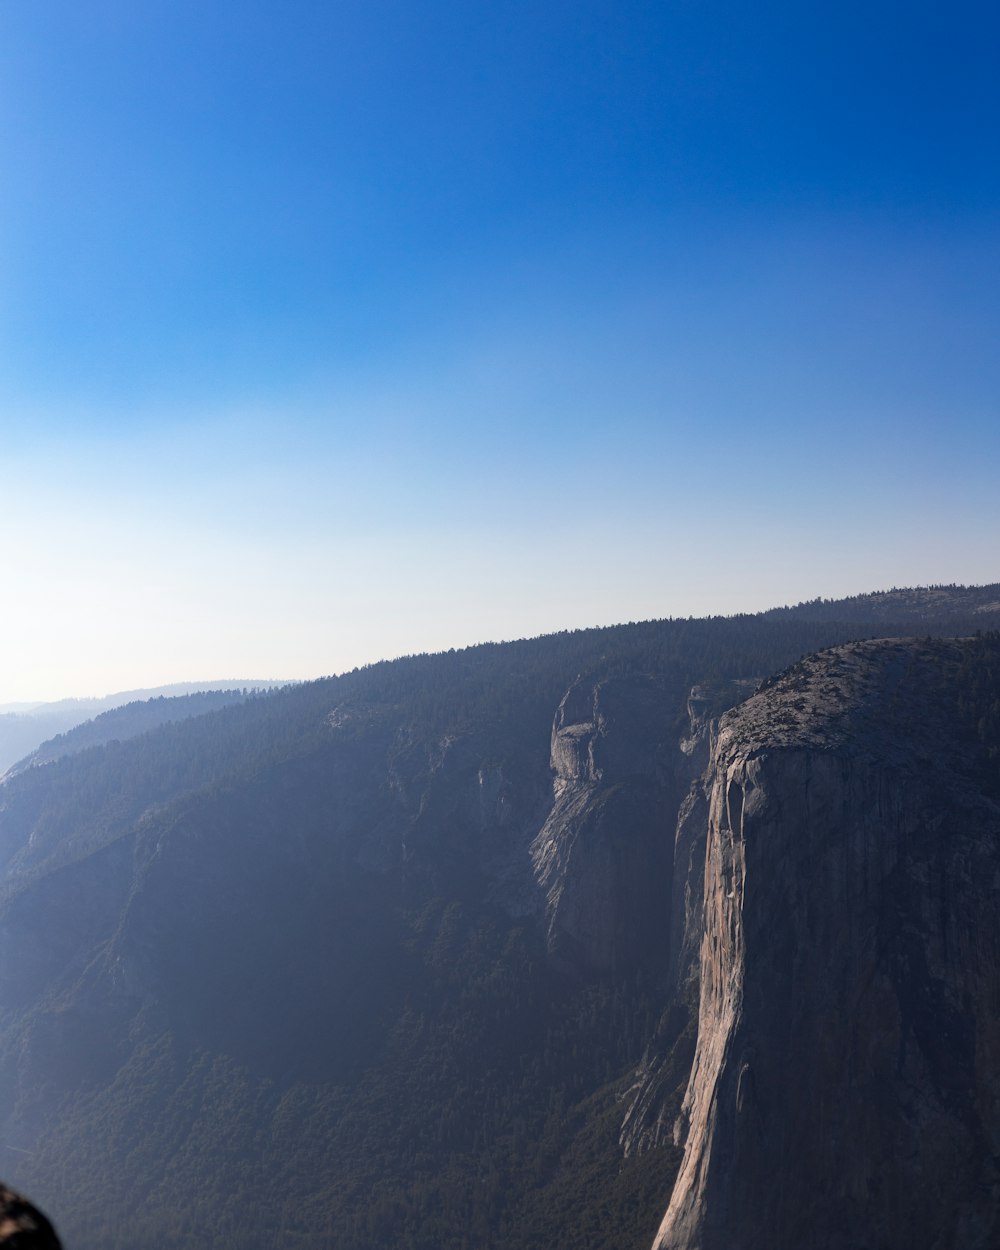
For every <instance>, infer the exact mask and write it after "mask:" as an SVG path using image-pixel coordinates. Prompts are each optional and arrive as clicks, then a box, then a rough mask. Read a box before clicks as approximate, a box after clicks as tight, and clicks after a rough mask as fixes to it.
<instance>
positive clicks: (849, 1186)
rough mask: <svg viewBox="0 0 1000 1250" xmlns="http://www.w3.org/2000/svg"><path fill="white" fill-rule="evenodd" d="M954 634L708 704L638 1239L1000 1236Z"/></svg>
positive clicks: (966, 739)
mask: <svg viewBox="0 0 1000 1250" xmlns="http://www.w3.org/2000/svg"><path fill="white" fill-rule="evenodd" d="M974 645H975V644H973V643H969V642H965V643H963V642H944V641H941V640H936V641H931V640H927V641H925V642H918V641H912V640H911V641H892V640H890V641H883V642H872V643H864V644H856V645H849V646H844V647H838V648H836V649H834V650H832V651H828V652H825V653H823V654H821V655H819V656H815V657H812V658H810V659H807V660H805V661H803V662H802V663H801V664H799V665H797V666H796V667H795V668H794V669H793V670H791V671H790V672H789V673H787V674H786V675H784V676H783V677H782V678H780V679H779V680H777V681H776V682H775V683H773V684H771V685H770V686H769V688H767V689H764V690H762V691H761V692H760V693H758V694H757V695H756V696H755V697H753V698H751V699H749V700H748V701H747V702H745V703H743V704H742V705H741V706H739V707H737V708H736V709H735V710H733V711H730V712H729V713H727V714H726V715H725V716H723V717H722V720H721V723H720V725H719V729H718V733H717V737H716V741H715V744H714V750H713V754H712V760H711V764H710V768H709V772H708V774H707V779H706V788H707V792H708V813H707V815H708V819H707V854H706V859H705V883H704V916H703V920H702V921H701V951H700V1003H699V1009H698V1033H697V1048H696V1051H695V1055H694V1062H693V1066H692V1069H691V1076H690V1081H689V1084H688V1089H687V1093H686V1096H685V1099H684V1105H683V1110H682V1115H681V1117H680V1118H679V1120H678V1123H677V1125H676V1128H675V1132H676V1134H677V1136H678V1138H679V1139H683V1140H684V1143H685V1153H684V1159H683V1163H682V1165H681V1169H680V1172H679V1174H678V1177H677V1180H676V1183H675V1185H674V1189H673V1194H672V1197H671V1201H670V1205H669V1208H668V1210H667V1212H666V1215H665V1217H664V1220H663V1223H662V1225H661V1228H660V1231H659V1234H658V1235H657V1237H656V1240H655V1243H654V1246H655V1250H798V1248H800V1247H803V1246H809V1247H815V1248H816V1250H865V1248H870V1250H896V1248H898V1250H904V1248H905V1250H911V1248H912V1247H914V1246H921V1247H927V1248H928V1250H931V1248H934V1250H991V1248H994V1247H996V1246H997V1245H1000V1166H998V1165H1000V933H998V929H997V925H996V907H997V898H998V893H997V892H998V885H1000V805H998V802H997V798H998V792H997V787H996V773H997V770H998V765H997V761H996V757H995V756H994V758H993V759H992V761H991V760H990V758H989V753H988V747H989V744H988V742H985V741H984V740H983V736H982V733H981V732H980V733H978V734H977V732H976V730H977V726H978V728H979V729H980V730H982V728H983V725H984V723H985V722H984V720H983V719H982V718H980V719H979V720H978V721H977V720H976V712H977V709H975V708H970V707H968V706H964V705H963V702H962V700H961V699H960V698H958V697H957V696H956V693H955V692H956V686H957V685H960V683H959V682H958V680H957V679H958V678H959V675H960V674H961V672H962V670H963V665H965V664H966V662H967V660H968V657H969V652H970V648H971V647H973V646H974ZM992 697H993V699H994V700H995V690H994V694H993V696H992ZM992 706H993V707H994V708H995V706H996V705H995V702H994V703H993V704H992Z"/></svg>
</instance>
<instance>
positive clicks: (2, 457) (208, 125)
mask: <svg viewBox="0 0 1000 1250" xmlns="http://www.w3.org/2000/svg"><path fill="white" fill-rule="evenodd" d="M998 33H1000V16H998V15H997V14H996V13H994V12H993V11H991V10H988V9H987V8H986V7H985V6H982V5H981V4H978V3H971V4H970V3H959V4H958V6H957V7H953V8H952V9H950V10H949V11H948V13H947V14H942V13H940V12H939V11H938V10H937V9H936V8H932V7H931V6H921V5H917V6H911V7H910V8H909V9H908V10H907V12H906V14H905V16H904V17H903V18H901V16H900V13H899V11H898V9H896V8H895V6H893V7H891V8H890V7H884V6H877V5H876V6H874V7H873V6H871V5H860V4H847V5H846V6H839V7H838V9H837V10H836V11H833V10H831V11H822V12H810V11H807V10H803V9H802V7H801V6H798V5H794V4H792V3H790V2H776V3H773V4H768V5H765V6H757V7H755V8H754V9H753V11H749V10H747V9H746V8H745V7H743V6H737V5H734V4H732V3H728V2H725V0H714V2H710V3H708V4H704V5H698V6H694V5H688V4H678V5H673V6H648V5H644V4H639V3H632V2H626V3H624V4H619V5H616V6H614V7H612V6H606V5H601V4H598V3H594V2H585V3H582V4H580V3H578V4H575V5H572V6H570V5H565V4H558V3H543V4H540V5H536V6H533V7H531V8H530V9H529V8H524V7H521V8H518V7H513V6H507V7H502V6H501V7H499V8H490V9H488V10H485V9H484V10H478V9H475V8H473V9H469V8H468V7H467V6H460V5H457V4H454V3H448V2H442V3H435V4H433V5H425V6H420V7H418V6H415V5H396V6H391V7H390V6H387V5H379V4H377V3H376V4H368V5H365V6H361V5H347V6H341V7H339V8H337V9H335V10H334V9H330V8H328V7H327V6H320V5H317V4H315V3H312V2H308V0H302V2H301V3H293V4H291V5H287V4H286V5H283V6H281V7H280V8H279V7H278V6H277V5H276V4H274V3H273V0H251V2H250V3H246V4H241V5H240V6H236V5H235V4H233V3H230V2H225V3H217V4H214V5H212V6H209V8H208V9H205V8H204V7H198V6H195V5H193V4H191V3H190V2H189V0H181V2H180V3H175V4H172V5H166V4H163V3H161V2H159V0H154V2H153V3H151V4H149V5H144V6H142V8H141V9H135V8H134V7H130V6H126V5H123V4H121V3H120V2H119V0H97V2H96V3H95V4H94V5H92V6H89V7H88V8H87V9H85V10H84V9H81V8H79V6H72V5H70V4H69V3H67V0H55V2H54V3H52V4H50V5H47V6H44V7H42V6H37V5H35V6H31V5H25V4H8V5H5V6H3V7H2V8H0V71H2V72H0V83H2V86H0V145H2V146H0V151H2V155H3V161H4V168H5V170H6V171H7V177H6V179H5V185H4V187H3V190H2V191H0V224H2V228H3V232H4V238H5V241H6V244H7V246H6V247H5V248H4V253H3V259H2V266H0V284H2V290H3V296H4V298H3V301H2V308H0V435H2V441H0V497H2V500H3V505H4V511H3V514H4V519H5V523H6V524H5V552H4V556H5V561H4V565H5V567H4V572H5V585H6V588H7V596H6V600H5V608H4V614H3V617H2V619H0V656H2V661H0V703H4V702H14V701H20V702H23V701H26V700H31V699H38V700H39V701H41V700H42V699H49V698H63V697H89V696H90V695H91V694H92V693H93V692H94V691H97V690H104V691H121V690H129V689H136V688H141V687H146V686H150V685H161V684H166V683H169V682H173V681H181V680H192V679H193V678H192V675H193V674H194V675H196V674H198V673H210V674H213V673H214V674H222V673H226V672H233V671H236V672H257V673H268V672H272V673H275V672H276V673H281V674H288V676H289V679H292V678H295V677H311V676H320V675H323V674H326V673H333V672H340V671H344V670H346V669H350V668H352V667H355V666H356V665H358V664H364V663H367V662H372V661H376V660H379V659H383V658H392V657H393V656H397V655H401V654H409V653H413V652H420V651H437V650H447V649H448V648H449V647H452V646H455V647H457V646H464V645H471V644H474V643H476V642H480V641H485V640H500V639H505V638H515V637H527V636H534V635H537V634H541V633H549V632H553V631H556V630H560V629H572V628H582V627H586V626H589V625H602V624H612V623H616V622H620V621H628V620H639V619H653V618H661V617H667V616H703V615H710V614H731V613H737V612H753V611H758V610H764V609H767V608H769V607H773V606H777V605H780V604H783V603H789V604H791V603H794V602H799V601H803V600H808V599H811V598H814V597H816V596H825V597H840V596H846V595H850V594H855V593H859V592H862V591H867V590H876V589H884V588H886V587H888V586H891V585H898V586H903V585H928V584H938V583H951V582H958V583H965V584H985V583H991V582H995V581H996V580H997V579H998V577H1000V570H998V568H997V555H996V551H997V538H998V535H1000V491H997V488H996V481H997V468H998V465H1000V413H998V411H997V406H998V405H997V396H998V395H1000V359H998V357H997V353H996V349H995V345H996V342H997V341H998V337H1000V336H998V331H1000V304H998V301H997V300H996V290H997V287H998V282H997V279H998V277H1000V224H998V222H1000V217H998V214H997V208H998V204H1000V194H998V192H1000V170H998V168H997V167H996V163H995V162H990V161H988V160H987V159H985V158H984V153H988V152H989V151H990V150H992V147H993V145H994V136H995V132H996V124H997V121H998V116H1000V107H998V104H1000V84H998V81H997V78H996V75H995V73H994V70H993V65H992V53H991V49H992V48H993V47H995V43H996V37H997V35H998ZM195 679H196V678H195Z"/></svg>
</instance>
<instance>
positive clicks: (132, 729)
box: [0, 680, 286, 775]
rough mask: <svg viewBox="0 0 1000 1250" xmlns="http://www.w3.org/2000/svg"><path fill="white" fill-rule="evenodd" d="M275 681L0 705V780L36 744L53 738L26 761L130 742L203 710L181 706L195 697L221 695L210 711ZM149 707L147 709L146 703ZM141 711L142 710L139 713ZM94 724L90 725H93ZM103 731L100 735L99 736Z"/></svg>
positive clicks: (178, 686)
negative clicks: (113, 716) (80, 729)
mask: <svg viewBox="0 0 1000 1250" xmlns="http://www.w3.org/2000/svg"><path fill="white" fill-rule="evenodd" d="M284 684H286V683H284V682H277V681H232V680H228V681H218V682H175V683H173V684H171V685H167V686H154V687H152V688H151V689H148V690H124V691H121V692H120V693H118V694H109V695H104V696H102V697H101V698H93V699H59V700H56V701H54V702H50V703H0V775H2V774H3V773H4V772H5V771H6V770H7V769H9V768H10V767H11V765H12V764H14V763H15V762H17V761H18V760H22V759H23V758H24V757H25V756H27V755H29V754H30V753H32V752H35V751H36V749H37V748H39V747H41V745H42V743H48V740H49V739H54V738H57V737H59V738H60V739H61V741H60V742H59V743H58V745H57V744H54V743H48V747H47V750H45V751H43V752H42V753H41V754H39V755H38V756H37V758H36V759H35V760H34V761H32V762H41V761H42V760H43V759H53V758H55V755H56V754H60V753H66V752H68V751H71V750H79V749H81V747H82V745H88V746H89V745H93V744H95V743H97V742H102V741H108V740H109V739H110V738H111V737H118V738H130V737H132V735H133V734H134V733H143V732H145V730H147V729H151V728H153V726H154V725H155V724H158V723H160V721H166V720H183V719H184V718H185V717H186V716H192V715H197V714H198V713H200V712H205V711H208V710H209V706H208V703H207V702H202V703H199V702H198V701H197V700H196V699H195V700H194V701H193V702H188V703H185V702H184V700H185V699H189V700H190V699H192V697H193V696H197V695H209V694H212V695H220V696H221V695H225V696H226V697H225V699H222V698H220V699H216V700H214V705H215V706H221V704H222V702H228V701H232V700H235V699H237V698H240V697H241V696H242V692H243V691H247V690H254V691H258V690H269V689H274V688H275V687H277V686H281V685H284ZM151 703H152V706H150V704H151ZM124 707H130V708H131V709H132V711H131V712H130V713H125V714H122V715H121V716H119V718H118V719H117V720H115V721H110V720H106V719H105V717H106V715H107V713H109V712H111V711H112V710H114V709H121V708H124ZM140 708H142V709H143V710H142V711H139V709H140ZM95 717H96V718H98V719H99V720H100V721H101V722H102V723H101V725H100V727H99V728H95V730H94V731H92V732H91V733H90V734H85V735H78V736H76V737H73V738H70V737H69V736H68V734H69V731H70V730H72V729H74V728H75V727H76V726H78V725H81V724H82V723H83V722H86V721H91V720H93V719H94V718H95ZM96 723H97V722H95V725H96ZM105 732H106V736H102V735H104V734H105Z"/></svg>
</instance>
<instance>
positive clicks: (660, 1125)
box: [620, 679, 758, 1155]
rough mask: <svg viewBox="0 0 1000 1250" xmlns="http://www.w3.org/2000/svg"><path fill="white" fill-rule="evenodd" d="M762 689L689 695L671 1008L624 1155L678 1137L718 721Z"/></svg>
mask: <svg viewBox="0 0 1000 1250" xmlns="http://www.w3.org/2000/svg"><path fill="white" fill-rule="evenodd" d="M757 685H758V682H757V680H756V679H734V680H728V681H716V682H712V683H704V684H700V685H697V686H694V687H693V688H692V689H691V692H690V694H689V696H688V701H687V715H688V724H687V727H686V730H685V732H684V733H683V735H682V736H681V738H680V739H679V741H678V742H677V747H678V748H679V749H678V750H676V751H675V753H674V773H675V778H676V785H675V787H674V789H675V792H676V793H677V794H680V795H683V798H682V799H681V801H680V807H679V810H678V811H677V815H676V829H675V831H674V836H673V850H672V857H671V864H672V872H671V895H670V900H669V911H668V912H667V946H666V979H665V993H664V998H665V1009H664V1011H663V1014H662V1016H661V1018H660V1021H659V1023H658V1025H657V1028H656V1032H655V1035H654V1036H653V1038H652V1039H651V1041H650V1044H649V1046H648V1048H647V1050H646V1053H645V1055H644V1056H643V1059H642V1063H641V1064H640V1065H639V1070H638V1072H637V1073H636V1078H635V1083H634V1085H633V1088H632V1090H631V1093H630V1096H629V1099H628V1101H627V1104H626V1110H625V1115H624V1118H623V1120H622V1127H621V1133H620V1142H621V1146H622V1149H623V1150H624V1152H625V1154H626V1155H631V1154H641V1153H643V1152H644V1151H646V1150H650V1149H652V1148H654V1147H657V1146H660V1145H662V1144H663V1143H664V1142H665V1141H668V1140H669V1139H670V1138H671V1137H672V1136H673V1126H674V1120H675V1119H676V1116H677V1111H678V1106H677V1104H678V1101H679V1099H680V1095H681V1093H682V1092H683V1089H684V1085H685V1083H686V1081H687V1078H688V1073H689V1072H690V1069H691V1061H692V1058H693V1055H694V1035H695V1025H696V1023H697V1016H698V978H699V962H700V954H701V935H702V929H703V917H704V895H705V839H706V835H707V829H708V788H709V786H710V779H709V778H708V776H707V775H706V769H707V767H708V763H709V759H710V756H711V751H712V746H713V743H714V738H715V732H716V724H717V720H718V717H719V716H720V715H721V714H722V713H723V712H725V711H727V710H728V709H729V708H731V707H733V706H735V705H736V704H737V703H739V702H740V701H741V700H743V699H745V698H747V697H748V696H749V695H750V694H752V693H753V691H754V689H755V688H756V686H757ZM675 801H676V800H675Z"/></svg>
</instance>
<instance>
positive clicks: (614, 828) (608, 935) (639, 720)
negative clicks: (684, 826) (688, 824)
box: [531, 676, 677, 971]
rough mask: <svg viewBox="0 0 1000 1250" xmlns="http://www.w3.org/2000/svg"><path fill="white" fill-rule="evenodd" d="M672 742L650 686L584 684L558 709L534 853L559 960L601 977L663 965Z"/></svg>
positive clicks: (649, 682)
mask: <svg viewBox="0 0 1000 1250" xmlns="http://www.w3.org/2000/svg"><path fill="white" fill-rule="evenodd" d="M676 738H677V735H676V731H673V732H672V731H671V726H670V715H669V703H668V702H667V700H666V699H665V698H664V695H663V691H662V689H661V688H660V686H659V684H658V683H657V682H656V681H654V680H653V679H652V678H647V677H640V676H629V677H613V678H608V679H606V680H604V681H600V682H597V683H596V684H595V683H592V682H590V683H588V682H586V681H578V682H576V683H575V684H574V685H573V686H572V687H571V688H570V690H569V691H568V693H567V694H566V696H565V698H564V699H563V700H562V703H561V704H560V706H559V709H558V711H557V713H556V717H555V722H554V725H553V729H552V751H551V761H552V773H553V794H554V803H553V807H552V810H551V812H550V813H549V816H548V818H547V819H546V821H545V824H544V825H543V827H542V829H541V830H540V832H539V834H538V836H537V837H536V838H535V840H534V842H533V844H532V847H531V857H532V862H533V864H534V868H535V875H536V878H537V881H538V883H539V885H540V886H541V888H542V889H543V891H544V892H545V899H546V922H547V932H548V945H549V950H550V952H551V953H552V955H553V956H554V957H555V958H556V959H557V961H559V962H561V963H563V964H566V965H570V966H575V967H578V968H581V969H586V970H597V971H603V970H610V969H615V968H624V967H628V966H630V965H635V964H637V963H638V962H640V961H642V960H646V961H648V960H649V958H650V954H651V953H653V954H654V955H655V954H656V953H657V952H659V953H660V954H661V956H662V957H663V958H665V956H666V952H667V943H668V934H669V918H670V895H671V881H672V871H673V847H672V830H673V824H674V819H675V814H676V811H677V780H676V776H675V768H674V758H673V757H674V756H675V755H676V754H677V746H676Z"/></svg>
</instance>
